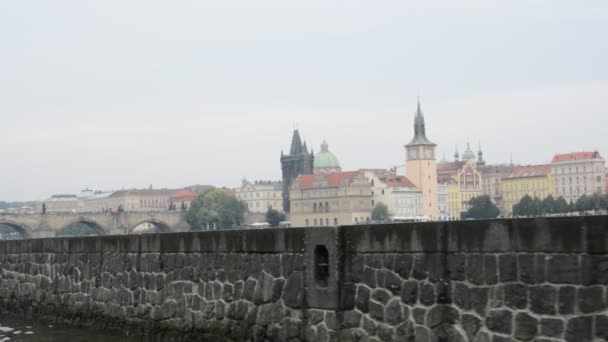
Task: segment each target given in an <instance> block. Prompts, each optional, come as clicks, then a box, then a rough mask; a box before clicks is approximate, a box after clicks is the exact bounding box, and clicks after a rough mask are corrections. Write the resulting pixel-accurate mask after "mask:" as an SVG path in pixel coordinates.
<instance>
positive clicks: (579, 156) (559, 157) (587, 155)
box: [551, 151, 601, 163]
mask: <svg viewBox="0 0 608 342" xmlns="http://www.w3.org/2000/svg"><path fill="white" fill-rule="evenodd" d="M597 158H601V157H600V154H599V153H598V152H597V151H595V152H574V153H562V154H556V155H555V156H553V160H552V161H551V162H553V163H557V162H563V161H569V160H586V159H597Z"/></svg>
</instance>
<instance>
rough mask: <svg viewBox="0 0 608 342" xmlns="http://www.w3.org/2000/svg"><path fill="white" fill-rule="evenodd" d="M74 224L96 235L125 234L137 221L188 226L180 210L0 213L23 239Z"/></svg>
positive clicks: (174, 228) (169, 227) (175, 228)
mask: <svg viewBox="0 0 608 342" xmlns="http://www.w3.org/2000/svg"><path fill="white" fill-rule="evenodd" d="M75 223H84V224H86V225H88V226H90V227H92V228H93V229H94V230H95V231H96V232H97V233H98V235H119V234H129V233H130V232H132V230H133V229H134V228H135V227H136V226H137V225H139V224H142V223H150V224H154V225H157V226H158V227H160V228H159V230H161V231H163V232H179V231H187V230H189V229H190V227H189V225H188V223H187V222H186V215H185V213H182V212H169V211H167V212H152V211H150V212H122V213H113V214H110V213H73V214H72V213H62V214H59V213H49V214H44V215H43V214H2V215H0V224H6V225H9V226H11V227H13V228H15V229H16V230H17V231H18V232H20V233H21V234H22V235H23V236H24V237H27V238H47V237H54V236H55V234H57V232H60V231H62V230H64V229H66V228H67V227H69V226H71V225H73V224H75Z"/></svg>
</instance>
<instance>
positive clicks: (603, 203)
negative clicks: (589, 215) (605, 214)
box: [600, 194, 608, 210]
mask: <svg viewBox="0 0 608 342" xmlns="http://www.w3.org/2000/svg"><path fill="white" fill-rule="evenodd" d="M600 209H603V210H608V194H604V196H602V197H601V198H600Z"/></svg>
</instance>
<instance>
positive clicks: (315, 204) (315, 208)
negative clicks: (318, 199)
mask: <svg viewBox="0 0 608 342" xmlns="http://www.w3.org/2000/svg"><path fill="white" fill-rule="evenodd" d="M312 212H313V213H316V212H317V203H313V204H312Z"/></svg>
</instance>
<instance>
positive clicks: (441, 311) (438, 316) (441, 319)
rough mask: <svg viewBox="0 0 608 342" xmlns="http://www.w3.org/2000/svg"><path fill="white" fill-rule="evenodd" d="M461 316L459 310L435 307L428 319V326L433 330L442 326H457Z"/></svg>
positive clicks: (444, 306)
mask: <svg viewBox="0 0 608 342" xmlns="http://www.w3.org/2000/svg"><path fill="white" fill-rule="evenodd" d="M459 317H460V314H459V312H458V310H456V309H455V308H454V307H452V306H449V305H437V306H434V307H433V308H432V309H431V310H430V311H429V313H428V315H427V318H426V326H427V327H428V328H430V329H431V330H432V329H434V328H436V327H438V326H440V325H442V324H446V323H447V324H455V323H456V322H458V320H459Z"/></svg>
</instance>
